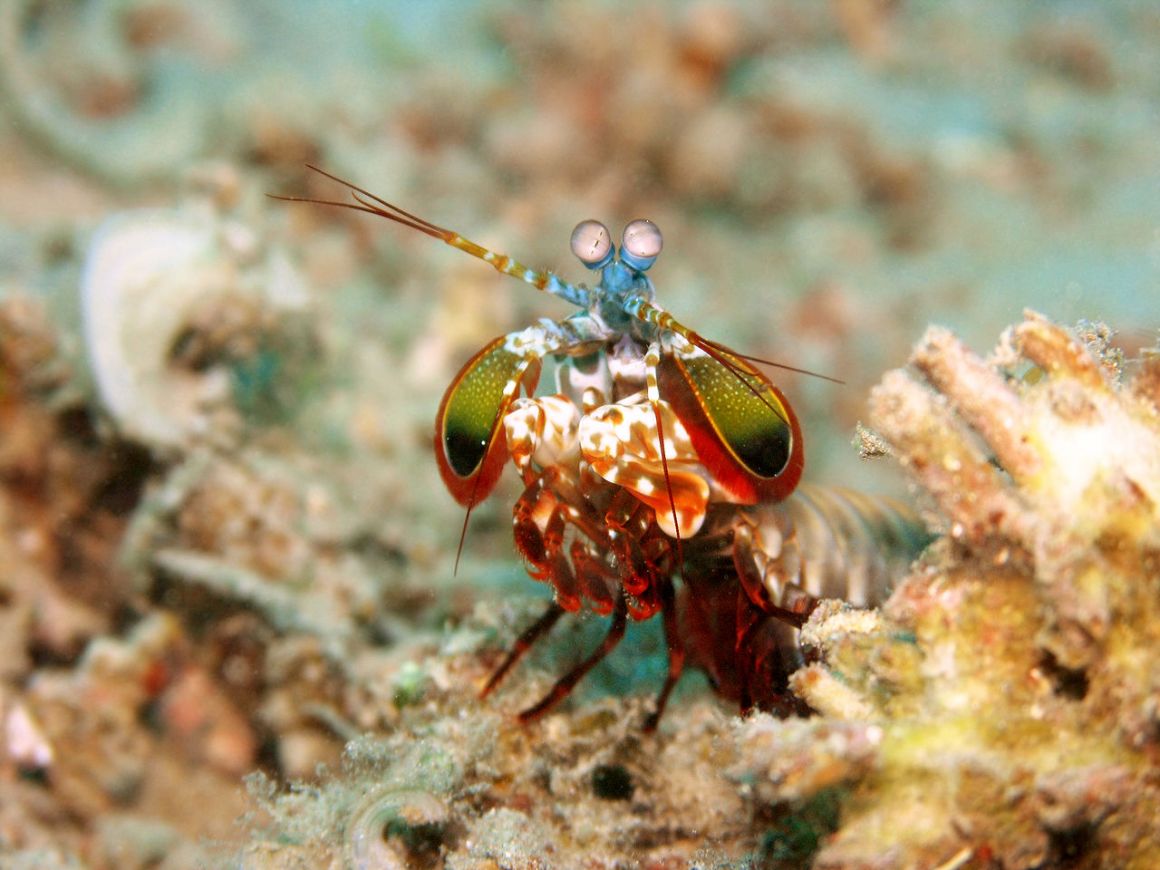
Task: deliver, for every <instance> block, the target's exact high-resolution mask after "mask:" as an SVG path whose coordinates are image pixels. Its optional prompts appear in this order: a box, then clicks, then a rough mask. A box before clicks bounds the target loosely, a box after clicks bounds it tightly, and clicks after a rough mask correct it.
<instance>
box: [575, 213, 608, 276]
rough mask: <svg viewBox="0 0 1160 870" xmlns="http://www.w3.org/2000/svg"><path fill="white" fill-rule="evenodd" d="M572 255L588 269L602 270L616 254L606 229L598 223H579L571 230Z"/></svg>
mask: <svg viewBox="0 0 1160 870" xmlns="http://www.w3.org/2000/svg"><path fill="white" fill-rule="evenodd" d="M572 253H573V254H575V255H576V259H578V260H579V261H580V262H581V263H583V264H584V265H585V266H587V267H588V268H589V269H603V268H604V267H605V266H607V265H608V264H609V262H611V260H612V256H613V254H615V253H616V252H615V251H614V250H613V248H612V234H611V233H610V232H608V227H606V226H605V225H604V224H602V223H601V222H600V221H591V220H589V221H580V223H578V224H576V229H574V230H572Z"/></svg>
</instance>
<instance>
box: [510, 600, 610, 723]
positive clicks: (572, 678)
mask: <svg viewBox="0 0 1160 870" xmlns="http://www.w3.org/2000/svg"><path fill="white" fill-rule="evenodd" d="M627 623H628V602H627V601H626V600H625V597H624V593H623V592H621V594H620V596H619V597H618V598H617V600H616V610H615V611H614V612H613V615H612V625H611V626H610V627H609V629H608V634H606V635H605V636H604V642H603V643H602V644H600V647H599V648H598V649H597V650H596V652H594V653H592V655H590V656H589V657H588V658H586V659H584V661H582V662H580V664H578V665H576V667H574V668H572V670H570V671H568V673H566V674H564V676H562V677H560V679H559V680H557V681H556V685H554V686H552V690H551V691H550V692H548V694H547V695H545V696H544V697H543V699H542V700H541V701H540V702H539V703H538V704H536V705H534V706H532V707H529V708H528V709H526V710H524V711H523V712H522V713H520V715H519V720H520V722H521V723H522V724H524V725H526V724H528V723H529V722H535V721H536V720H537V719H539V718H540V717H541V716H543V715H544V714H545V713H547V712H548V711H549V710H551V709H552V708H553V707H555V706H556V705H557V704H559V703H560V702H561V701H562V700H564V698H566V697H567V696H568V693H569V692H571V691H572V689H574V688H575V687H576V684H577V683H578V682H580V680H582V679H583V678H584V675H585V674H587V673H588V672H589V671H590V670H592V668H593V667H594V666H595V665H596V664H597V663H598V662H599V661H600V660H601V659H603V658H604V657H605V656H606V655H608V654H609V653H610V652H612V651H613V650H614V649H616V645H617V644H618V643H620V639H621V638H622V637H624V629H625V627H626V625H627Z"/></svg>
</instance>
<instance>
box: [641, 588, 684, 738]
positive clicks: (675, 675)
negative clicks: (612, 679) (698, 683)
mask: <svg viewBox="0 0 1160 870" xmlns="http://www.w3.org/2000/svg"><path fill="white" fill-rule="evenodd" d="M659 592H660V598H661V618H662V619H663V620H664V625H665V646H667V647H668V650H669V673H668V675H667V676H666V677H665V684H664V685H663V686H662V687H661V693H660V694H659V695H658V696H657V706H656V709H655V710H654V711H653V712H652V714H651V715H650V716H649V717H648V718H647V719H646V720H645V723H644V730H645V732H646V733H651V732H653V731H656V729H657V724H658V723H659V722H660V721H661V714H663V713H664V712H665V705H666V704H667V703H668V702H669V695H670V694H672V691H673V687H674V686H675V685H676V684H677V680H679V679H680V678H681V672H682V671H683V670H684V669H685V644H684V641H683V640H682V639H681V632H680V628H679V626H678V625H677V597H676V591H675V590H674V589H673V581H672V580H671V579H670V578H668V577H666V578H664V580H662V581H661V582H660V585H659Z"/></svg>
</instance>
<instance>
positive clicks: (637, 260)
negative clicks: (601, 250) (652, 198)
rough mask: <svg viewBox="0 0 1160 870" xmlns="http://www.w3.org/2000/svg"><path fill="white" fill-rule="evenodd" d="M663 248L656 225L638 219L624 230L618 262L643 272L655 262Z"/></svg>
mask: <svg viewBox="0 0 1160 870" xmlns="http://www.w3.org/2000/svg"><path fill="white" fill-rule="evenodd" d="M663 246H664V238H663V237H662V236H661V231H660V230H659V229H658V228H657V225H656V224H654V223H653V222H652V221H649V220H644V219H643V218H640V219H637V220H634V221H632V222H631V223H630V224H629V225H628V226H626V227H625V228H624V237H623V239H622V240H621V243H620V260H621V262H622V263H625V264H627V265H629V266H631V267H632V268H634V269H636V270H637V271H638V272H643V271H645V270H646V269H648V267H649V266H651V265H652V264H653V263H655V262H656V259H657V255H658V254H660V252H661V248H662V247H663Z"/></svg>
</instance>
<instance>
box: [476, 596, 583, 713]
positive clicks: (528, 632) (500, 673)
mask: <svg viewBox="0 0 1160 870" xmlns="http://www.w3.org/2000/svg"><path fill="white" fill-rule="evenodd" d="M563 614H564V608H563V607H561V606H560V605H559V604H557V603H556V602H554V601H553V602H552V603H551V604H549V605H548V609H547V610H545V611H544V613H543V615H542V616H540V618H539V619H537V620H536V621H535V622H533V623H532V624H531V625H530V626H528V627H527V628H526V629H524V633H523V634H521V635H520V636H519V637H518V638H517V639H516V642H515V644H514V645H513V646H512V648H511V649H510V650H508V654H507V656H506V657H505V658H504V660H503V662H502V663H501V664H500V666H499V667H498V668H496V669H495V671H494V672H493V673H492V675H491V677H489V678H488V681H487V684H486V685H485V686H484V687H483V691H482V692H480V693H479V697H480V698H486V697H487V696H488V695H490V694H491V690H492V689H494V688H495V687H496V686H498V685H499V681H500V680H502V679H503V678H504V676H505V675H506V674H507V672H508V671H510V670H511V669H512V667H513V666H514V665H515V663H516V662H518V661H519V660H520V659H522V658H523V657H524V654H525V653H527V651H528V650H529V649H531V648H532V644H534V643H535V642H536V641H537V640H539V639H540V638H541V637H543V636H544V635H545V634H547V633H548V632H549V631H551V630H552V626H553V625H555V624H556V621H557V620H558V619H559V618H560V617H561V616H563Z"/></svg>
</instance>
